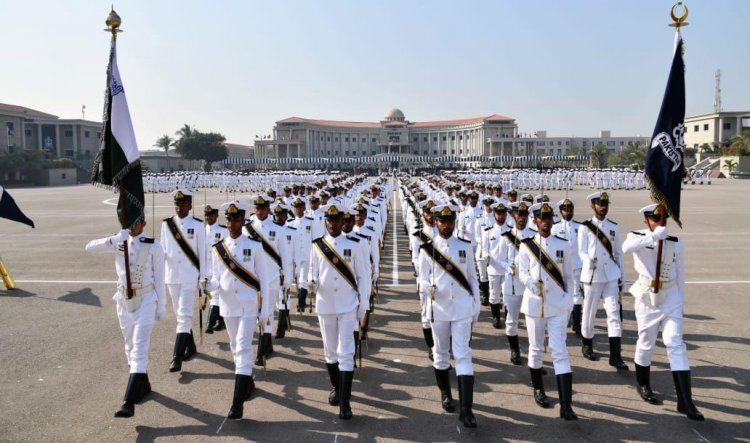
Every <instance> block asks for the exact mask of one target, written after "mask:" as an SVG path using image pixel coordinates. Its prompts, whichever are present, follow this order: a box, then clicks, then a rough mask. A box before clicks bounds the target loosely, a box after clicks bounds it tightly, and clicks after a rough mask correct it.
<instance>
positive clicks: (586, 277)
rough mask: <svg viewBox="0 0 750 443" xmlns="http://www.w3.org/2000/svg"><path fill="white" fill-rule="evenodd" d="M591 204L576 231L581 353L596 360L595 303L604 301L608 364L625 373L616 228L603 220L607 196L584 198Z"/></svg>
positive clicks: (610, 221)
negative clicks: (579, 264) (591, 213)
mask: <svg viewBox="0 0 750 443" xmlns="http://www.w3.org/2000/svg"><path fill="white" fill-rule="evenodd" d="M586 198H587V199H588V201H589V202H591V209H592V210H593V211H594V216H593V217H591V218H590V219H588V220H586V221H585V222H583V223H581V227H580V228H579V229H578V254H579V256H580V258H581V261H582V263H583V266H582V269H581V283H583V321H582V322H581V335H582V336H583V347H582V353H583V356H584V357H585V358H587V359H588V360H591V361H596V360H598V357H597V356H596V355H595V354H594V345H593V342H594V321H595V319H596V311H597V309H598V306H599V300H600V299H603V300H604V310H605V311H606V312H607V335H608V336H609V364H610V366H614V367H615V368H617V369H618V370H622V371H627V370H628V366H627V365H626V364H625V362H624V361H622V351H621V337H622V319H621V318H620V302H619V284H620V283H619V282H620V281H621V279H622V276H623V272H622V254H621V251H620V229H619V227H618V226H617V223H615V222H613V221H612V220H610V219H608V218H607V213H608V212H609V203H610V199H609V195H608V194H607V193H606V192H604V191H601V192H595V193H593V194H590V195H589V196H588V197H586Z"/></svg>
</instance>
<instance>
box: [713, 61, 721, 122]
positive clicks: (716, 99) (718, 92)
mask: <svg viewBox="0 0 750 443" xmlns="http://www.w3.org/2000/svg"><path fill="white" fill-rule="evenodd" d="M721 111H723V109H722V108H721V69H717V70H716V87H715V91H714V112H715V113H719V112H721Z"/></svg>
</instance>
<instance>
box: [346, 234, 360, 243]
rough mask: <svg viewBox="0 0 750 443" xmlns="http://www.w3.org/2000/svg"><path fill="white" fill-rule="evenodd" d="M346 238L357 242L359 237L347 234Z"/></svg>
mask: <svg viewBox="0 0 750 443" xmlns="http://www.w3.org/2000/svg"><path fill="white" fill-rule="evenodd" d="M346 238H348V239H349V240H351V241H355V242H357V243H359V239H358V238H357V237H350V236H348V235H347V236H346Z"/></svg>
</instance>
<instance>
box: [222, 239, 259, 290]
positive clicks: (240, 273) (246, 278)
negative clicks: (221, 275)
mask: <svg viewBox="0 0 750 443" xmlns="http://www.w3.org/2000/svg"><path fill="white" fill-rule="evenodd" d="M214 250H216V254H217V255H218V256H219V257H220V258H221V261H223V262H224V264H225V265H226V266H227V269H229V270H230V271H231V272H232V274H234V275H235V277H237V278H239V279H240V280H241V281H242V282H243V283H245V284H246V285H248V286H250V287H251V288H253V289H255V290H256V291H257V292H260V281H258V277H256V276H255V275H253V274H252V273H251V272H250V271H248V270H247V269H245V268H243V267H242V265H240V264H239V263H237V261H236V260H235V259H234V257H232V255H231V254H229V251H227V246H226V245H225V244H224V240H222V241H220V242H218V243H216V244H215V245H214Z"/></svg>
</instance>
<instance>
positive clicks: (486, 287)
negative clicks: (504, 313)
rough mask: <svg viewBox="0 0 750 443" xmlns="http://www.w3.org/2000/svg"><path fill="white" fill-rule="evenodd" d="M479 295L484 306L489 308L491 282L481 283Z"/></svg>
mask: <svg viewBox="0 0 750 443" xmlns="http://www.w3.org/2000/svg"><path fill="white" fill-rule="evenodd" d="M479 295H480V297H481V299H482V306H489V304H490V282H489V281H480V282H479Z"/></svg>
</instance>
